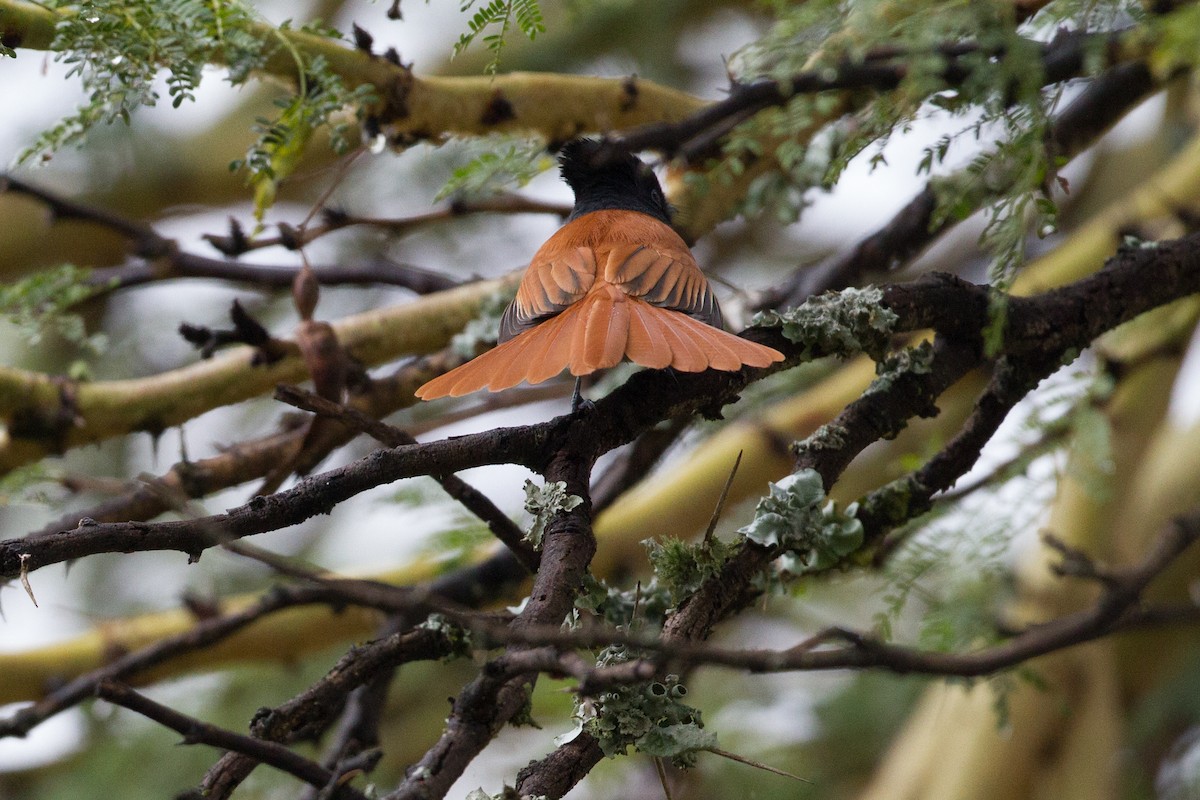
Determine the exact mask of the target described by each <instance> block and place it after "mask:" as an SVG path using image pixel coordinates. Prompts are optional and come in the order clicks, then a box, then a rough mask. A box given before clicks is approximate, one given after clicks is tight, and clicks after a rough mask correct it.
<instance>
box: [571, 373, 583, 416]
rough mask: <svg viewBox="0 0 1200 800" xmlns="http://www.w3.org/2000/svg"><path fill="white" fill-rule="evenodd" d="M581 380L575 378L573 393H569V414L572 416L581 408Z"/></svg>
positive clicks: (580, 378) (577, 377)
mask: <svg viewBox="0 0 1200 800" xmlns="http://www.w3.org/2000/svg"><path fill="white" fill-rule="evenodd" d="M583 403H584V400H583V378H582V377H580V376H576V378H575V391H573V392H571V413H572V414H574V413H575V412H576V411H578V410H579V409H580V408H581V407H582V406H583Z"/></svg>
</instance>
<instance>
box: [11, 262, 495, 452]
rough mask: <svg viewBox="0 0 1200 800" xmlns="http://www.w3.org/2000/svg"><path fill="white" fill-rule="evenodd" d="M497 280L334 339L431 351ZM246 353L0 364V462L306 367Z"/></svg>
mask: <svg viewBox="0 0 1200 800" xmlns="http://www.w3.org/2000/svg"><path fill="white" fill-rule="evenodd" d="M507 280H512V279H511V278H510V279H507ZM504 283H505V281H503V280H497V281H481V282H479V283H474V284H471V285H469V286H464V287H460V288H457V289H451V290H449V291H445V292H438V293H437V294H432V295H427V296H425V297H423V298H421V299H420V300H417V301H415V302H412V303H409V304H407V305H402V306H394V307H391V308H383V309H378V310H374V311H368V312H366V313H363V314H358V315H356V316H353V317H349V318H347V319H344V320H342V321H340V322H337V323H335V324H334V329H335V330H336V331H337V335H338V341H339V342H340V343H341V344H342V345H344V346H345V347H346V348H347V349H348V350H349V351H350V353H351V354H352V355H353V356H354V357H355V358H357V359H358V360H359V361H361V362H363V363H364V364H366V365H368V366H369V365H373V364H380V363H383V362H385V361H390V360H392V359H395V358H398V357H400V356H403V355H407V354H412V353H417V354H421V353H430V352H433V351H434V350H437V349H439V348H442V347H445V346H446V344H447V342H449V341H450V338H451V337H452V336H454V334H456V333H457V332H458V331H460V330H461V329H462V327H463V326H464V325H466V324H467V322H469V321H470V320H471V319H473V318H474V317H475V316H476V314H478V310H479V303H480V302H481V301H482V300H483V299H484V298H485V297H487V296H489V295H491V294H492V293H494V292H496V291H498V290H499V289H500V288H501V287H502V286H503V285H504ZM252 354H253V351H252V350H251V349H250V348H248V347H239V348H236V349H234V350H230V351H228V352H226V353H223V354H221V355H218V356H217V357H215V358H212V359H210V360H208V361H201V362H198V363H195V364H191V365H189V366H186V367H182V368H180V369H176V370H171V371H170V372H163V373H160V374H158V375H152V376H150V377H147V378H135V379H132V380H116V381H98V382H96V383H75V382H72V381H68V380H66V379H64V378H60V377H56V376H51V375H44V374H41V373H36V372H26V371H23V370H19V369H12V368H9V367H0V417H4V418H7V419H8V420H9V421H10V422H9V433H8V436H7V438H5V439H3V440H0V471H7V470H11V469H13V468H14V467H17V466H20V465H22V464H27V463H29V462H31V461H34V460H36V459H38V458H42V457H43V456H45V455H48V454H50V453H52V452H54V451H55V450H56V449H63V448H70V447H75V446H78V445H82V444H89V443H92V442H98V441H101V440H103V439H109V438H112V437H114V436H120V435H123V434H126V433H130V432H133V431H151V432H159V431H162V430H164V429H166V428H169V427H171V426H173V425H178V424H180V423H182V422H185V421H186V420H189V419H192V418H193V417H196V416H199V415H200V414H203V413H204V412H206V411H211V410H212V409H214V408H218V407H219V406H224V405H229V404H231V403H237V402H241V401H243V400H248V399H250V398H252V397H255V396H257V395H260V394H263V393H265V392H268V391H270V390H271V389H272V388H273V387H274V386H275V385H276V384H277V383H295V382H299V381H303V380H305V379H307V377H308V374H307V370H306V368H305V366H304V362H303V361H302V360H301V359H300V356H299V352H298V351H297V350H295V349H293V352H292V353H291V354H289V355H288V356H287V357H285V358H284V359H282V360H281V361H279V362H277V363H275V364H273V365H271V366H261V367H255V366H252V365H251V356H252Z"/></svg>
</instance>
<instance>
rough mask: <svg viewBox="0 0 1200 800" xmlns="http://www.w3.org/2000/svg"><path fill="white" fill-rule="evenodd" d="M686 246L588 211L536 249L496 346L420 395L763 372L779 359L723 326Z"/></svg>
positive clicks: (640, 217)
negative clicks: (643, 372) (625, 369)
mask: <svg viewBox="0 0 1200 800" xmlns="http://www.w3.org/2000/svg"><path fill="white" fill-rule="evenodd" d="M721 324H722V323H721V311H720V308H719V307H718V306H717V300H716V297H715V296H714V295H713V293H712V290H711V289H710V288H709V285H708V281H707V280H706V279H705V277H704V273H702V272H701V271H700V268H699V267H698V266H697V265H696V260H695V259H694V258H693V257H692V254H691V251H690V250H688V247H687V244H686V243H685V242H684V241H683V239H681V238H680V237H679V235H678V234H677V233H675V231H674V230H672V229H671V227H670V226H669V225H666V224H664V223H663V222H661V221H659V220H657V219H655V218H654V217H651V216H649V215H648V214H642V213H639V212H636V211H627V210H607V211H593V212H591V213H589V214H584V215H583V216H581V217H579V218H577V219H574V220H572V221H570V222H568V223H567V224H566V225H564V226H563V227H562V228H560V229H559V230H558V231H557V232H556V233H555V234H554V235H553V236H551V237H550V238H549V239H548V240H547V241H546V243H545V244H544V245H542V246H541V248H540V249H539V250H538V251H537V253H536V254H535V255H534V257H533V261H532V262H531V263H530V265H529V269H528V270H526V272H525V276H524V277H523V278H522V279H521V285H520V286H519V287H518V289H517V296H516V298H515V299H514V300H513V302H512V304H511V305H510V306H509V307H508V309H507V310H506V311H505V312H504V316H503V318H502V319H501V322H500V342H501V343H500V344H499V345H498V346H497V347H496V348H494V349H492V350H489V351H488V352H486V353H484V354H482V355H481V356H479V357H478V358H476V359H474V360H473V361H470V362H468V363H466V364H463V365H462V366H461V367H458V368H456V369H453V370H451V371H449V372H447V373H446V374H445V375H442V376H440V377H438V378H434V379H433V380H431V381H429V382H428V383H426V384H425V385H424V386H422V387H421V388H420V389H418V390H417V396H418V397H420V398H422V399H424V400H432V399H434V398H438V397H446V396H451V397H458V396H460V395H464V394H469V393H470V392H474V391H478V390H479V389H484V388H486V389H489V390H490V391H493V392H497V391H500V390H502V389H508V388H510V387H513V386H516V385H517V384H519V383H521V382H522V381H527V382H529V383H540V382H542V381H545V380H547V379H549V378H552V377H554V376H555V375H557V374H559V373H560V372H562V371H563V370H564V369H566V370H569V371H570V373H571V374H572V375H576V376H578V375H588V374H590V373H592V372H595V371H596V370H599V369H607V368H608V367H612V366H615V365H616V364H618V363H619V362H620V361H621V359H622V358H628V359H629V360H630V361H633V362H634V363H635V364H641V365H642V366H646V367H653V368H656V369H662V368H664V367H672V368H674V369H677V370H679V371H681V372H702V371H703V370H706V369H718V370H725V371H733V370H737V369H741V368H742V367H743V366H750V367H765V366H767V365H768V364H770V363H772V362H775V361H781V360H782V359H783V354H782V353H780V352H779V351H777V350H774V349H772V348H770V347H765V346H763V345H760V344H756V343H754V342H751V341H748V340H746V339H742V338H740V337H738V336H734V335H732V334H730V333H726V332H725V331H724V330H721Z"/></svg>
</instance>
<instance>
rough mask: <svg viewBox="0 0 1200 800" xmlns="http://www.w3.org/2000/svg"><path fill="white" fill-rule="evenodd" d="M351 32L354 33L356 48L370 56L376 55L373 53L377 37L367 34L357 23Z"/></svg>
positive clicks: (351, 27)
mask: <svg viewBox="0 0 1200 800" xmlns="http://www.w3.org/2000/svg"><path fill="white" fill-rule="evenodd" d="M350 30H351V31H353V32H354V46H355V47H356V48H358V49H359V50H361V51H363V52H364V53H366V54H367V55H369V56H373V55H375V54H374V53H373V52H372V47H374V45H375V37H374V36H372V35H371V34H369V33H367V31H366V30H365V29H364V28H362V27H360V26H359V24H358V23H357V22H355V23H353V24H352V25H351V26H350Z"/></svg>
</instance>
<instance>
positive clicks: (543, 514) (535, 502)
mask: <svg viewBox="0 0 1200 800" xmlns="http://www.w3.org/2000/svg"><path fill="white" fill-rule="evenodd" d="M581 503H583V498H582V497H580V496H579V495H574V494H569V493H568V492H567V484H566V483H564V482H563V481H556V482H553V483H547V484H546V485H545V486H538V485H537V484H535V483H534V482H533V481H531V480H526V481H525V510H526V511H528V512H529V513H530V514H532V515H533V525H532V527H530V529H529V532H528V533H526V534H525V538H526V540H528V541H530V542H532V543H533V546H534V547H540V546H541V544H542V536H543V535H544V534H545V533H546V525H547V524H549V522H550V518H551V517H553V516H554V515H555V514H558V513H561V512H565V511H573V510H574V509H576V508H578V507H579V506H580V504H581Z"/></svg>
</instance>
